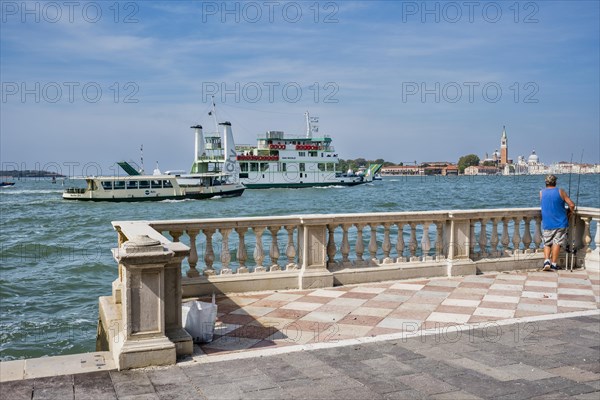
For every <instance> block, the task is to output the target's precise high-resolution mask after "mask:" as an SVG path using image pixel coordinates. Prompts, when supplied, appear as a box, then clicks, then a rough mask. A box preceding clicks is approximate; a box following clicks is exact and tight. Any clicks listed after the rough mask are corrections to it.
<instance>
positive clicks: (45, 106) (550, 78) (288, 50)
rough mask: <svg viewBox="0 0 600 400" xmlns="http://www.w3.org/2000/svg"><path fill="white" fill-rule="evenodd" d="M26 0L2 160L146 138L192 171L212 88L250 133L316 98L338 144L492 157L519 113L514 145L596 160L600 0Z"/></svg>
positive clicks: (110, 150) (75, 154) (11, 35)
mask: <svg viewBox="0 0 600 400" xmlns="http://www.w3.org/2000/svg"><path fill="white" fill-rule="evenodd" d="M24 4H25V3H23V2H20V1H18V2H12V1H3V2H2V24H1V35H0V36H1V38H0V43H1V61H0V72H1V75H2V77H1V80H2V99H1V103H0V105H1V107H2V109H1V121H0V128H1V139H0V144H1V148H0V157H1V160H2V164H3V165H2V166H3V167H12V166H14V165H19V166H21V167H23V166H24V167H26V168H29V169H32V168H34V167H36V166H37V165H39V166H41V167H43V166H56V165H58V166H60V167H61V168H62V172H67V170H68V168H69V167H68V166H69V165H77V166H76V167H71V168H74V172H75V173H76V174H80V173H82V172H85V171H83V166H85V165H99V166H101V168H103V172H104V173H107V172H109V171H108V170H107V169H106V168H107V166H109V165H111V164H112V163H114V162H115V161H119V160H136V161H137V160H138V159H139V147H140V145H141V144H143V145H144V156H145V162H146V169H147V170H149V169H151V168H152V167H153V164H154V161H158V162H159V163H160V167H161V168H162V169H188V168H189V167H190V166H191V162H192V156H193V132H192V130H191V129H189V127H190V126H191V125H194V124H197V123H200V124H202V125H204V126H205V128H207V130H212V129H211V128H212V127H213V126H214V123H213V121H212V120H211V118H210V117H208V115H207V112H208V110H209V109H210V94H211V93H214V94H215V95H216V102H217V110H218V115H219V119H222V120H229V121H231V122H232V124H233V129H234V134H235V136H236V141H237V142H238V143H253V142H255V140H256V135H257V134H259V133H263V132H264V131H266V130H283V131H285V132H287V133H293V134H301V133H303V130H304V117H303V113H304V112H305V111H306V110H308V111H310V113H311V115H315V116H319V117H320V131H321V132H322V133H325V134H329V135H331V136H333V137H334V144H335V146H336V150H337V152H338V153H339V155H340V157H342V158H356V157H365V158H372V159H374V158H384V159H386V160H389V161H392V162H401V161H402V162H413V161H415V160H416V161H419V162H422V161H433V160H447V161H456V160H458V158H459V157H460V156H461V155H464V154H468V153H475V154H477V155H479V156H480V157H482V156H484V155H485V153H486V152H487V153H491V152H492V151H494V150H495V149H497V148H499V145H500V135H501V132H502V127H503V125H506V130H507V134H508V139H509V156H510V157H511V158H514V159H516V158H517V156H518V155H525V156H528V155H529V154H530V153H531V151H532V150H534V149H535V150H536V152H537V154H538V155H539V156H540V158H541V160H542V161H543V162H545V163H552V162H556V161H561V160H567V161H568V160H569V159H570V158H571V156H572V155H573V159H574V160H576V161H578V160H579V158H580V156H581V151H582V149H585V150H584V157H583V158H584V161H586V162H593V163H598V162H600V126H599V124H600V116H599V111H598V110H599V109H600V99H599V97H600V94H599V93H600V87H599V75H600V62H599V49H600V43H599V41H600V39H599V37H600V28H599V20H600V8H599V2H598V1H564V2H562V1H536V2H514V1H508V2H503V1H495V2H479V1H475V2H471V3H468V2H421V1H418V2H406V1H404V2H401V1H394V2H392V1H361V2H359V1H333V2H328V1H316V2H315V1H309V2H303V1H295V2H283V1H279V2H266V1H250V2H227V3H224V2H221V1H218V2H211V1H209V2H193V1H182V2H177V1H169V2H159V1H143V2H120V3H116V6H115V3H114V2H112V1H111V2H74V3H68V2H60V1H58V2H28V3H27V4H26V5H24ZM71 4H72V5H71ZM298 89H300V91H299V90H298ZM224 90H225V91H226V92H224ZM53 168H56V167H53ZM88 172H90V173H91V172H93V171H88Z"/></svg>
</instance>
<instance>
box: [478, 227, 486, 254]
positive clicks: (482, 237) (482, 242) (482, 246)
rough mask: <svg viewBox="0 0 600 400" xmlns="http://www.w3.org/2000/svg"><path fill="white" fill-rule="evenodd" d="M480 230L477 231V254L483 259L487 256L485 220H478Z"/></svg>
mask: <svg viewBox="0 0 600 400" xmlns="http://www.w3.org/2000/svg"><path fill="white" fill-rule="evenodd" d="M479 225H480V227H481V230H480V231H479V253H480V254H481V257H485V256H487V254H488V251H487V220H485V219H483V218H481V219H480V220H479Z"/></svg>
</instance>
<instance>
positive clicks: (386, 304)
mask: <svg viewBox="0 0 600 400" xmlns="http://www.w3.org/2000/svg"><path fill="white" fill-rule="evenodd" d="M398 306H399V304H398V302H396V301H378V300H369V301H367V302H366V303H365V304H363V305H362V307H369V308H389V309H396V308H398Z"/></svg>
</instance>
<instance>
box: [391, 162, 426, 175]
mask: <svg viewBox="0 0 600 400" xmlns="http://www.w3.org/2000/svg"><path fill="white" fill-rule="evenodd" d="M380 173H381V176H395V175H425V170H424V169H423V167H421V166H419V165H392V166H389V167H383V168H381V172H380Z"/></svg>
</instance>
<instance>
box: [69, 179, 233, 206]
mask: <svg viewBox="0 0 600 400" xmlns="http://www.w3.org/2000/svg"><path fill="white" fill-rule="evenodd" d="M85 181H86V187H85V188H69V189H66V190H65V191H64V193H63V196H62V197H63V199H66V200H86V201H113V202H124V201H161V200H183V199H208V198H211V197H216V196H220V197H236V196H241V195H242V193H243V192H244V189H245V187H244V185H242V184H240V183H235V182H231V181H230V176H229V175H227V174H219V173H213V174H192V175H169V174H160V175H129V176H100V177H86V178H85Z"/></svg>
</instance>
